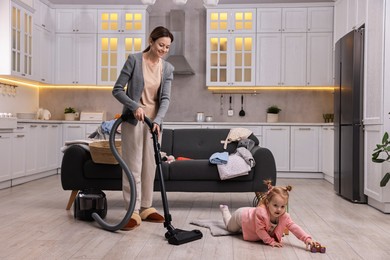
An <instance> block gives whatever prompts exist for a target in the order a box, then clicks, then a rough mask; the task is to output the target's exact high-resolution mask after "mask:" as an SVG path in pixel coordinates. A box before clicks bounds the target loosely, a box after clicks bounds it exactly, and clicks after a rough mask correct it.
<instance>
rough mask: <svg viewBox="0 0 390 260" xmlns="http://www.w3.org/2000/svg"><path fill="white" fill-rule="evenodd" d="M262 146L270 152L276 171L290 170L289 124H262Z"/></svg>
mask: <svg viewBox="0 0 390 260" xmlns="http://www.w3.org/2000/svg"><path fill="white" fill-rule="evenodd" d="M263 146H264V147H266V148H268V149H269V150H270V151H271V152H272V154H273V156H274V158H275V163H276V170H277V171H278V172H288V171H290V127H289V126H278V125H275V126H269V125H267V126H263Z"/></svg>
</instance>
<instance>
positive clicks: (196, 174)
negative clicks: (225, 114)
mask: <svg viewBox="0 0 390 260" xmlns="http://www.w3.org/2000/svg"><path fill="white" fill-rule="evenodd" d="M229 131H230V129H176V130H171V129H164V131H163V139H162V144H161V151H163V152H166V153H167V154H168V155H173V156H175V158H177V157H179V156H181V157H187V158H191V159H193V160H184V161H175V162H172V163H166V162H163V164H162V169H163V176H164V181H165V188H166V191H176V192H256V191H260V192H261V191H266V188H267V187H266V186H265V185H264V184H263V180H265V179H271V180H272V181H273V183H276V167H275V160H274V157H273V155H272V153H271V152H270V151H269V150H268V149H266V148H263V147H259V146H258V144H259V141H258V139H257V138H256V137H255V136H254V135H251V136H250V137H249V138H250V139H252V140H254V141H255V143H256V146H255V147H254V148H253V149H252V150H251V153H252V155H253V157H254V159H255V162H256V165H255V167H253V168H252V170H251V171H250V173H249V175H246V176H241V177H236V178H233V179H229V180H221V179H220V177H219V174H218V169H217V166H216V165H213V164H210V163H209V158H210V156H211V155H212V154H213V153H214V152H222V151H224V149H223V144H222V143H221V140H225V139H226V137H227V135H228V133H229ZM236 147H237V142H234V143H230V144H228V146H227V149H226V150H227V151H228V152H229V153H232V152H234V151H235V150H236ZM61 183H62V188H63V189H64V190H72V194H71V197H70V199H69V203H68V206H67V209H69V208H70V206H71V205H72V203H73V200H74V198H75V196H76V194H77V192H78V190H82V189H86V188H97V189H101V190H121V189H122V170H121V167H120V166H119V165H108V164H96V163H94V162H93V161H92V159H91V155H90V153H89V152H88V151H87V150H85V149H84V148H82V147H80V146H77V145H73V146H71V147H69V148H68V149H67V150H66V151H65V153H64V157H63V160H62V165H61ZM154 189H155V190H156V191H159V190H160V183H159V178H158V175H156V179H155V183H154Z"/></svg>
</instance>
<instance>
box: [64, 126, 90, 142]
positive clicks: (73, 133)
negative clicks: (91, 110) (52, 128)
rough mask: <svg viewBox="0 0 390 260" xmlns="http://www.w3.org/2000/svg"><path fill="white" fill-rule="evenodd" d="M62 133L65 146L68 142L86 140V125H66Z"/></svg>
mask: <svg viewBox="0 0 390 260" xmlns="http://www.w3.org/2000/svg"><path fill="white" fill-rule="evenodd" d="M62 131H63V140H62V143H63V144H65V142H66V141H73V140H83V139H85V124H76V123H75V124H64V125H63V130H62Z"/></svg>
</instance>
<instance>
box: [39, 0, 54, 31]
mask: <svg viewBox="0 0 390 260" xmlns="http://www.w3.org/2000/svg"><path fill="white" fill-rule="evenodd" d="M34 9H35V12H34V24H35V25H38V26H39V27H42V28H44V29H45V30H47V31H49V32H53V31H54V25H55V11H54V9H52V8H50V7H49V6H48V5H47V4H46V3H44V2H42V1H40V0H34Z"/></svg>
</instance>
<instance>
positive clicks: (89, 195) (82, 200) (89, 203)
mask: <svg viewBox="0 0 390 260" xmlns="http://www.w3.org/2000/svg"><path fill="white" fill-rule="evenodd" d="M73 208H74V217H75V218H77V219H79V220H86V221H93V220H94V219H93V217H92V214H93V213H97V214H98V215H99V216H100V217H101V218H105V217H106V215H107V198H106V194H105V193H104V192H103V191H101V190H82V191H79V193H78V194H77V196H76V199H75V202H74V207H73Z"/></svg>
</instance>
